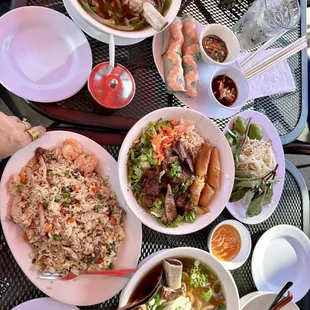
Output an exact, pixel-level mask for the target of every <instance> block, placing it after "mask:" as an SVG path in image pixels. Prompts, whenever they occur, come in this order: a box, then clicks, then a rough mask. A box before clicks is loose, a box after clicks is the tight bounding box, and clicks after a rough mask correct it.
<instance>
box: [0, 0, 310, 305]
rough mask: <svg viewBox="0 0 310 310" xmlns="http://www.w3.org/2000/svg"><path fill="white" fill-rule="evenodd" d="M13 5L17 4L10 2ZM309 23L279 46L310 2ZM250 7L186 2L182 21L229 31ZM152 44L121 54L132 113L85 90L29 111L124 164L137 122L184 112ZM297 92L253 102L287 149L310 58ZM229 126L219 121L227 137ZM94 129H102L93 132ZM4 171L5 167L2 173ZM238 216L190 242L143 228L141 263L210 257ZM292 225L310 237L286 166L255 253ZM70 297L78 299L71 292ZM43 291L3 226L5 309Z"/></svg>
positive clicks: (46, 2)
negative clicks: (159, 256)
mask: <svg viewBox="0 0 310 310" xmlns="http://www.w3.org/2000/svg"><path fill="white" fill-rule="evenodd" d="M22 2H24V4H25V2H26V1H18V0H16V1H13V5H20V4H22ZM7 3H8V4H9V2H8V1H7ZM27 4H28V5H42V6H46V7H49V8H52V9H55V10H57V11H59V12H62V13H64V14H67V13H66V11H65V8H64V6H63V4H62V1H56V0H28V3H27ZM301 7H302V10H301V12H302V18H301V23H300V24H299V26H298V27H297V28H296V29H294V30H293V31H290V32H289V33H287V34H286V35H285V36H284V37H283V38H281V40H280V41H279V42H278V43H277V44H276V45H275V46H284V45H287V44H289V43H291V42H293V41H295V40H296V39H297V38H298V37H300V36H301V35H303V34H305V32H306V22H305V12H306V2H305V0H301ZM246 9H247V3H245V1H242V0H239V1H236V4H235V6H234V7H233V8H232V9H230V10H221V9H220V8H219V7H218V3H217V1H215V0H205V1H201V0H190V1H188V0H184V1H183V2H182V7H181V13H190V14H192V15H193V16H195V17H196V18H197V19H198V20H199V21H200V22H202V23H207V22H208V23H212V22H217V23H223V24H226V25H228V26H232V25H233V24H234V23H235V22H236V21H237V20H238V18H240V16H241V15H242V14H243V13H244V12H245V11H246ZM87 38H88V40H89V42H90V45H91V48H92V52H93V57H94V65H96V64H97V63H100V62H102V61H106V60H107V58H108V45H107V44H104V43H101V42H98V41H96V40H94V39H92V38H91V37H89V36H87ZM151 43H152V39H146V40H144V41H142V42H141V43H139V44H137V45H133V46H128V47H117V48H116V61H117V62H119V63H121V64H123V65H125V66H126V67H127V68H128V69H129V70H130V71H131V72H132V74H133V76H134V78H135V80H136V83H137V93H136V96H135V98H134V100H133V101H132V102H131V103H130V105H128V106H127V107H126V108H124V109H121V110H118V111H115V112H113V113H112V112H111V111H106V110H103V109H101V108H99V107H98V105H97V104H96V103H95V102H94V101H93V99H92V98H91V96H90V95H89V93H88V91H87V87H84V88H83V89H82V90H81V91H80V92H79V93H78V94H76V95H75V96H73V97H72V98H70V99H67V100H65V101H63V102H58V103H56V104H45V103H44V104H43V103H35V102H29V105H30V106H31V107H32V108H33V109H35V110H37V111H38V112H40V113H42V114H44V115H45V116H47V117H49V118H51V119H53V120H55V121H58V122H62V123H67V124H71V125H75V126H77V125H78V126H79V127H81V126H82V127H83V126H84V127H85V128H76V127H74V128H70V129H68V128H52V129H50V130H60V129H61V130H70V131H75V132H78V133H81V134H83V135H86V136H88V137H90V138H91V139H93V140H95V141H96V142H98V143H99V144H101V145H102V146H103V147H104V148H106V149H107V151H108V152H109V153H110V154H111V155H112V156H113V157H114V158H115V159H116V160H117V157H118V152H119V148H120V144H121V143H122V140H123V138H124V134H123V133H122V132H125V131H127V130H128V129H130V127H131V126H132V125H133V124H134V123H135V121H136V119H138V118H140V117H142V116H144V115H145V114H147V113H149V112H151V111H153V110H155V109H159V108H162V107H167V106H183V105H182V103H181V102H180V101H179V100H178V99H177V98H176V97H174V96H170V95H168V94H167V92H166V89H165V85H164V83H163V82H162V80H161V78H160V76H159V74H158V72H157V70H156V67H155V64H154V62H153V58H152V44H151ZM289 65H290V67H291V69H292V72H293V75H294V78H295V82H296V86H297V90H296V92H293V93H289V94H279V95H275V96H270V97H264V98H260V99H256V100H251V101H249V102H248V103H247V105H246V106H245V108H244V109H252V110H256V111H260V112H262V113H264V114H265V115H267V116H268V117H269V119H271V121H272V122H273V123H274V125H275V126H276V128H277V130H278V132H279V134H280V136H281V139H282V143H283V144H287V143H289V142H291V141H293V140H295V139H296V138H297V137H298V135H299V134H300V132H301V131H302V129H303V127H304V124H305V121H306V118H307V78H306V54H305V52H301V53H299V54H297V55H295V56H293V57H291V58H290V59H289ZM227 121H228V119H221V120H214V122H215V123H216V124H217V125H218V126H219V127H220V128H221V129H222V128H224V126H225V124H226V123H227ZM90 128H93V129H94V128H96V129H97V131H95V130H90ZM102 129H109V130H110V131H118V132H117V133H116V132H114V133H103V132H100V131H99V130H102ZM1 166H2V168H3V166H4V162H2V163H1V165H0V176H1ZM231 218H232V216H231V215H230V214H229V212H228V211H227V210H226V209H225V210H224V211H223V213H222V214H221V215H220V216H219V217H218V218H217V219H216V220H215V221H214V222H213V223H212V224H210V225H209V226H208V227H206V228H205V229H202V230H201V231H199V232H196V233H193V234H190V235H185V236H169V235H163V234H160V233H157V232H154V231H152V230H150V229H149V228H148V227H146V226H143V244H142V249H141V257H140V260H142V259H143V258H145V257H147V256H148V255H150V254H152V253H154V252H156V251H159V250H162V249H167V248H172V247H178V246H191V247H197V248H200V249H203V250H207V236H208V233H209V232H210V230H211V229H212V228H213V227H214V226H215V225H217V224H218V223H219V222H221V221H223V220H226V219H231ZM280 224H289V225H293V226H296V227H298V228H300V229H301V230H303V231H304V232H305V233H306V234H307V236H308V237H310V212H309V197H308V190H307V187H306V184H305V182H304V180H303V178H302V176H301V175H300V173H299V172H298V170H297V169H296V167H294V166H293V165H292V164H291V163H290V162H289V161H286V179H285V185H284V190H283V194H282V197H281V200H280V202H279V205H278V207H277V209H276V210H275V212H274V214H273V215H272V216H271V217H270V218H269V219H268V220H266V221H265V222H263V223H261V224H257V225H246V227H247V228H248V229H249V231H250V233H251V238H252V250H253V249H254V246H255V244H256V242H257V241H258V239H259V238H260V236H261V235H262V234H263V233H264V232H265V231H267V230H268V229H270V228H271V227H273V226H275V225H280ZM251 256H252V252H251V255H250V257H249V259H248V260H247V262H246V263H245V264H244V265H243V266H242V267H241V268H239V269H237V270H235V271H232V275H233V277H234V279H235V281H236V284H237V286H238V290H239V294H240V297H242V296H244V295H246V294H248V293H250V292H253V291H255V290H256V288H255V284H254V281H253V278H252V275H251ZM68 293H70V292H68ZM42 296H44V294H43V293H42V292H41V291H40V290H38V289H37V288H36V287H35V286H34V285H33V284H32V283H31V282H30V281H29V280H28V279H27V277H26V276H25V275H24V274H23V272H22V271H21V269H20V268H19V267H18V265H17V263H16V262H15V260H14V257H13V256H12V254H11V252H10V250H9V247H8V245H7V243H6V241H5V237H4V235H3V232H2V229H1V226H0V309H1V310H9V309H11V308H13V307H14V306H17V305H18V304H20V303H22V302H25V301H27V300H30V299H33V298H38V297H42ZM118 298H119V295H116V296H115V297H113V298H112V299H110V300H108V301H106V302H104V303H101V304H98V305H94V306H89V307H80V309H83V310H84V309H85V310H99V309H104V310H110V309H111V310H113V309H116V308H117V305H118ZM298 306H299V308H300V309H303V310H308V309H310V294H309V293H308V294H307V295H306V297H305V298H304V299H303V300H301V301H300V302H298ZM227 310H229V309H227Z"/></svg>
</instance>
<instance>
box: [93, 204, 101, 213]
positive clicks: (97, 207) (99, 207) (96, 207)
mask: <svg viewBox="0 0 310 310" xmlns="http://www.w3.org/2000/svg"><path fill="white" fill-rule="evenodd" d="M101 208H102V207H101V206H100V205H95V206H94V210H95V211H96V212H98V211H99V210H100V209H101Z"/></svg>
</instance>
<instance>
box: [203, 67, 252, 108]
mask: <svg viewBox="0 0 310 310" xmlns="http://www.w3.org/2000/svg"><path fill="white" fill-rule="evenodd" d="M208 94H209V99H210V102H208V104H210V103H211V104H212V103H213V104H215V105H217V106H218V107H219V108H222V109H229V110H236V113H237V112H238V111H239V110H240V109H241V108H242V107H243V106H244V104H245V103H246V101H247V100H248V97H249V83H248V80H247V78H246V77H245V75H244V74H243V72H242V71H241V70H239V69H237V68H236V67H233V66H221V67H218V68H216V69H215V70H214V71H213V73H212V75H211V78H210V82H209V90H208Z"/></svg>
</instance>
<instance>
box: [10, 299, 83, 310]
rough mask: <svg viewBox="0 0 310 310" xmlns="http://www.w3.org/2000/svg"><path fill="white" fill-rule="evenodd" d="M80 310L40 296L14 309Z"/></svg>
mask: <svg viewBox="0 0 310 310" xmlns="http://www.w3.org/2000/svg"><path fill="white" fill-rule="evenodd" d="M42 309H44V310H79V308H77V307H75V306H70V305H65V304H62V303H60V302H58V301H56V300H54V299H52V298H47V297H43V298H38V299H33V300H29V301H26V302H24V303H22V304H20V305H18V306H17V307H15V308H13V309H12V310H42Z"/></svg>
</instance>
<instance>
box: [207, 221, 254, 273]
mask: <svg viewBox="0 0 310 310" xmlns="http://www.w3.org/2000/svg"><path fill="white" fill-rule="evenodd" d="M251 247H252V241H251V236H250V233H249V231H248V230H247V229H246V227H245V226H244V225H242V224H241V223H240V222H238V221H235V220H227V221H223V222H222V223H220V224H218V225H217V226H216V227H215V228H213V229H212V230H211V232H210V234H209V236H208V248H209V252H210V254H211V255H213V256H214V257H216V258H217V259H218V260H219V261H220V262H221V263H222V264H223V265H224V267H225V268H226V269H228V270H234V269H237V268H239V267H241V266H242V265H243V264H244V263H245V262H246V260H247V259H248V257H249V255H250V252H251Z"/></svg>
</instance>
